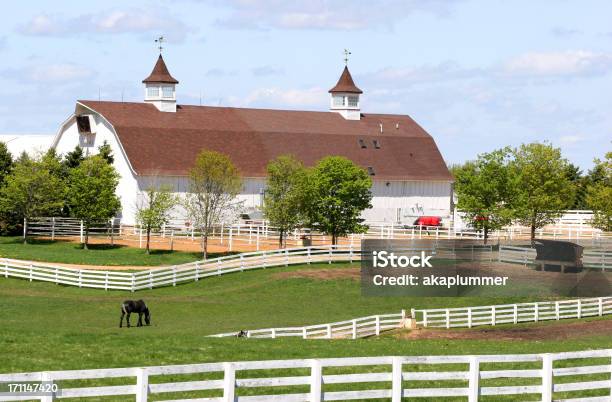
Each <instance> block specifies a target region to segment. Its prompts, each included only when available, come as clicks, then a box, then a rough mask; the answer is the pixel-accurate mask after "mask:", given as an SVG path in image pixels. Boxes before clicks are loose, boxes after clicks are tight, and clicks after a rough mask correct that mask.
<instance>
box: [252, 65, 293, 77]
mask: <svg viewBox="0 0 612 402" xmlns="http://www.w3.org/2000/svg"><path fill="white" fill-rule="evenodd" d="M251 73H253V75H255V76H257V77H263V76H267V75H283V74H284V73H285V71H284V70H283V69H282V68H275V67H272V66H259V67H254V68H252V69H251Z"/></svg>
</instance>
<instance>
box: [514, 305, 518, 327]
mask: <svg viewBox="0 0 612 402" xmlns="http://www.w3.org/2000/svg"><path fill="white" fill-rule="evenodd" d="M513 318H514V323H515V324H517V323H518V305H517V304H515V305H514V317H513Z"/></svg>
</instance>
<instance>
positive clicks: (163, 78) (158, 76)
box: [142, 54, 179, 84]
mask: <svg viewBox="0 0 612 402" xmlns="http://www.w3.org/2000/svg"><path fill="white" fill-rule="evenodd" d="M142 82H143V83H155V82H160V83H163V84H178V83H179V82H178V81H177V80H176V78H174V77H173V76H171V75H170V71H168V67H166V63H164V58H163V57H162V55H161V54H160V55H159V57H158V58H157V63H155V67H153V71H151V74H149V76H148V77H147V78H145V79H144V80H142Z"/></svg>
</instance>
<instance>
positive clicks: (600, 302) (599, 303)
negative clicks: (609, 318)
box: [597, 297, 603, 317]
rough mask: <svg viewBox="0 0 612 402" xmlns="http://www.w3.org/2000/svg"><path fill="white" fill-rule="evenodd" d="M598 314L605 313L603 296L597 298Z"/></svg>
mask: <svg viewBox="0 0 612 402" xmlns="http://www.w3.org/2000/svg"><path fill="white" fill-rule="evenodd" d="M597 314H598V315H599V316H600V317H601V316H602V315H603V299H602V298H601V297H600V298H599V299H597Z"/></svg>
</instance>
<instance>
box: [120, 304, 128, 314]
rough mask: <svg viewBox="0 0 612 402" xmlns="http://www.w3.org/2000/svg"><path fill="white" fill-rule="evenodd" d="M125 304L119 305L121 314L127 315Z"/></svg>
mask: <svg viewBox="0 0 612 402" xmlns="http://www.w3.org/2000/svg"><path fill="white" fill-rule="evenodd" d="M125 304H126V303H121V312H122V313H125V314H127V306H126V305H125Z"/></svg>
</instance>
